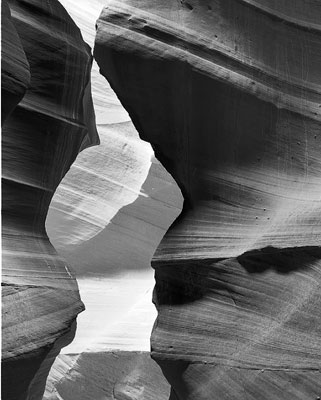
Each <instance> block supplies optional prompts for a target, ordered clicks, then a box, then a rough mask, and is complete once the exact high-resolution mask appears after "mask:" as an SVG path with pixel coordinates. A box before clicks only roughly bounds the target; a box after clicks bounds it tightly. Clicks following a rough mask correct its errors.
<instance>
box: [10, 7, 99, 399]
mask: <svg viewBox="0 0 321 400" xmlns="http://www.w3.org/2000/svg"><path fill="white" fill-rule="evenodd" d="M2 7H3V10H5V11H6V12H5V14H4V16H3V20H2V26H3V33H4V34H5V35H3V36H4V42H3V43H4V46H3V50H2V57H3V63H2V66H3V68H2V76H3V77H4V79H3V84H4V89H5V92H3V93H4V97H3V98H2V103H5V104H6V107H5V114H4V117H6V120H5V123H4V126H3V130H2V157H3V158H2V175H3V183H2V185H3V186H2V200H3V204H2V212H3V213H2V224H3V225H2V229H3V230H2V234H3V239H2V246H3V248H2V250H3V260H2V261H3V262H2V265H3V270H2V280H3V289H2V295H3V313H2V398H4V399H8V400H9V399H12V400H13V399H14V400H17V399H40V398H42V393H43V391H44V385H45V380H46V375H47V373H48V371H49V368H50V365H51V364H52V362H53V360H54V358H55V356H56V355H57V354H58V353H59V351H60V349H61V347H62V346H64V345H66V344H67V343H69V342H70V341H71V340H72V337H73V335H74V330H75V318H76V316H77V314H78V313H79V312H80V311H81V310H82V309H83V304H82V302H81V301H80V298H79V293H78V287H77V283H76V281H75V279H74V278H73V276H72V275H71V273H70V271H69V270H68V266H67V265H66V262H65V260H64V259H63V258H62V257H60V256H59V255H58V254H57V253H56V251H55V249H54V248H53V246H52V245H51V243H50V242H49V239H48V237H47V234H46V231H45V218H46V214H47V210H48V207H49V203H50V200H51V198H52V195H53V193H54V191H55V189H56V187H57V186H58V184H59V182H60V180H61V179H62V177H63V176H64V174H65V173H66V171H67V170H68V168H69V167H70V165H71V163H72V162H73V161H74V159H75V157H76V155H77V154H78V152H79V151H80V149H83V148H84V147H86V146H88V145H93V144H97V143H98V137H97V132H96V128H95V118H94V112H93V107H92V100H91V90H90V69H91V62H92V56H91V52H90V48H89V46H87V45H86V44H85V43H84V41H83V40H82V37H81V34H80V31H79V29H78V28H77V27H76V25H75V24H74V22H73V21H72V19H71V18H70V17H69V15H68V14H67V12H66V11H65V9H64V8H63V7H62V6H61V5H60V3H59V2H58V1H55V0H53V1H50V2H43V1H40V0H29V1H23V0H20V1H14V0H12V1H9V9H10V12H9V11H8V8H7V5H6V4H4V3H3V4H2ZM10 14H11V16H10ZM7 27H8V28H7ZM24 92H25V95H24ZM23 95H24V97H23ZM22 97H23V98H22ZM21 98H22V100H21ZM20 100H21V101H20ZM3 110H4V109H3Z"/></svg>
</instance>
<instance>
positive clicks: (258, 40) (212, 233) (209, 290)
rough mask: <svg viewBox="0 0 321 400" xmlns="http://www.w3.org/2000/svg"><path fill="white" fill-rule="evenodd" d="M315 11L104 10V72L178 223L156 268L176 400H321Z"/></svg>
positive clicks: (245, 4) (308, 5)
mask: <svg viewBox="0 0 321 400" xmlns="http://www.w3.org/2000/svg"><path fill="white" fill-rule="evenodd" d="M320 17H321V9H320V6H319V4H317V3H316V2H314V1H297V2H295V4H294V3H293V2H289V1H282V2H268V1H264V0H261V1H254V0H253V1H228V2H227V1H223V0H213V1H208V2H206V3H204V2H200V1H189V2H186V1H181V2H176V1H170V0H168V1H163V2H161V3H160V2H156V1H152V2H151V1H148V2H147V1H144V0H137V1H130V2H129V1H127V0H124V1H121V2H119V1H117V2H116V1H109V2H108V6H107V7H106V8H105V9H104V11H103V12H102V14H101V16H100V18H99V21H98V22H97V25H98V31H97V37H96V44H95V51H94V57H95V58H96V60H97V62H98V64H99V66H100V68H101V72H102V74H103V75H104V76H105V77H106V78H107V79H108V81H109V82H110V84H111V86H112V88H113V89H114V90H115V92H116V93H117V95H118V97H119V99H120V100H121V102H122V104H123V105H124V107H125V108H126V109H127V110H128V112H129V114H130V117H131V119H132V121H133V122H134V124H135V126H136V128H137V130H138V131H139V134H140V136H141V138H142V139H144V140H146V141H148V142H150V143H151V144H152V146H153V149H154V151H155V154H156V156H157V158H158V159H159V160H160V161H161V162H162V163H163V165H164V166H165V167H166V169H167V170H168V171H169V172H170V173H171V174H172V175H173V177H174V179H175V180H176V182H177V183H178V185H179V187H180V188H181V190H182V193H183V195H184V199H185V201H184V209H183V212H182V214H181V215H180V217H179V219H178V220H177V221H176V222H175V223H174V224H173V225H172V226H171V228H170V229H169V231H168V232H167V234H166V235H165V237H164V239H163V241H162V242H161V245H160V246H159V248H158V250H157V253H156V255H155V257H154V260H153V267H154V268H155V270H156V282H157V283H156V289H155V299H154V301H155V303H156V305H157V308H158V313H159V314H158V318H157V321H156V324H155V327H154V332H153V335H152V355H153V357H154V358H155V360H156V361H157V362H158V363H159V365H160V366H161V367H162V369H163V372H164V375H165V376H166V378H167V379H168V381H169V382H170V383H171V385H172V394H171V399H172V398H173V399H179V400H191V399H198V400H205V399H206V400H209V399H214V398H218V399H220V400H224V399H234V398H238V399H250V398H251V399H258V398H260V399H266V400H274V399H275V400H280V399H284V400H289V399H298V400H299V399H304V400H308V399H310V398H314V397H317V396H320V384H319V382H320V380H321V376H320V359H321V353H320V349H321V342H320V337H321V336H320V334H321V319H320V312H319V311H318V310H319V309H320V306H321V304H320V292H321V291H320V284H321V249H320V238H321V220H320V215H321V214H320V211H321V201H320V198H321V190H320V188H321V185H320V184H321V178H320V176H321V158H320V154H321V152H320V150H321V136H320V127H321V124H320V103H321V97H320V89H321V87H320V82H321V69H320V65H321V63H320V61H321V56H320V54H321V53H320V48H321V35H320V31H321V27H320Z"/></svg>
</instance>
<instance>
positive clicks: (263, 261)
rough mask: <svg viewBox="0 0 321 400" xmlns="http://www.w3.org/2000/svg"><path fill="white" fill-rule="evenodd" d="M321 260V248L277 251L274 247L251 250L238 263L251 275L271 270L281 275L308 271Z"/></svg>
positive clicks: (238, 259) (293, 248)
mask: <svg viewBox="0 0 321 400" xmlns="http://www.w3.org/2000/svg"><path fill="white" fill-rule="evenodd" d="M318 260H321V247H318V246H305V247H292V248H287V249H277V248H275V247H272V246H268V247H265V248H264V249H261V250H251V251H248V252H246V253H244V254H242V255H241V256H239V257H237V261H238V262H239V263H240V264H241V266H242V267H244V268H245V269H246V271H247V272H248V273H250V274H253V273H262V272H265V271H267V270H269V269H273V270H274V271H276V272H278V273H280V274H288V273H290V272H293V271H299V270H304V269H306V268H307V267H308V266H309V265H311V264H312V263H315V262H316V261H318Z"/></svg>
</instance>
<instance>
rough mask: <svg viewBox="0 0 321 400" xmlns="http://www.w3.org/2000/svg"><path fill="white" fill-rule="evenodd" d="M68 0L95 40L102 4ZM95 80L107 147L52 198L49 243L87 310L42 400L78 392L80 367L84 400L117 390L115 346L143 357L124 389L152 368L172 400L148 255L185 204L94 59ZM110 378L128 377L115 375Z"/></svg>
mask: <svg viewBox="0 0 321 400" xmlns="http://www.w3.org/2000/svg"><path fill="white" fill-rule="evenodd" d="M62 3H63V5H64V6H65V7H66V9H67V11H68V12H69V13H70V15H71V16H72V17H73V19H74V20H75V22H76V23H77V25H78V27H79V28H80V29H81V30H82V34H83V37H84V39H85V40H86V41H87V42H88V43H89V44H90V45H93V41H94V37H95V20H96V19H97V18H98V16H99V13H100V11H101V8H102V6H101V5H100V4H98V3H99V2H97V8H96V9H95V4H94V5H91V4H90V5H89V3H88V2H85V1H84V2H81V3H80V4H78V3H77V6H76V5H75V4H74V2H71V1H63V2H62ZM91 82H92V96H93V104H94V109H95V113H96V125H97V130H98V134H99V138H100V145H99V146H95V147H91V148H89V149H86V150H84V151H82V152H81V153H80V154H79V155H78V157H77V159H76V161H75V162H74V163H73V165H72V166H71V168H70V170H69V171H68V172H67V174H66V176H65V177H64V179H63V180H62V182H61V183H60V185H59V187H58V188H57V190H56V192H55V194H54V196H53V199H52V202H51V204H50V207H49V211H48V215H47V220H46V230H47V233H48V236H49V238H50V241H51V242H52V244H53V245H54V247H55V249H56V250H57V251H58V253H59V254H60V255H62V256H63V257H64V258H65V259H66V260H67V262H68V265H70V266H71V268H72V270H73V272H74V274H75V276H76V278H77V283H78V286H79V291H80V296H81V299H82V301H83V302H84V305H85V307H86V310H85V311H84V312H82V313H81V314H80V315H79V316H78V318H77V330H76V335H75V338H74V340H73V341H72V343H71V344H70V345H69V346H67V347H65V348H63V349H62V351H61V354H60V355H59V356H58V357H57V359H56V361H55V363H54V364H53V366H52V368H51V371H50V374H49V376H48V379H47V386H46V391H45V395H44V398H45V399H48V400H54V399H58V398H60V397H61V398H63V399H64V400H69V399H70V400H72V399H74V398H75V397H74V396H75V390H76V388H77V387H78V385H79V379H80V378H79V379H77V380H76V379H74V375H75V371H77V372H78V374H79V376H81V381H82V385H83V384H84V383H83V382H87V383H86V385H87V387H86V389H85V390H82V391H80V392H79V393H77V399H79V400H81V399H92V398H100V396H101V395H102V394H101V393H100V391H103V392H104V391H107V392H108V390H110V387H109V385H110V384H109V383H107V382H106V381H105V380H106V379H107V380H108V378H106V376H107V374H110V371H108V368H113V366H112V365H108V363H110V362H111V361H112V360H113V359H112V358H111V359H109V358H108V357H109V354H113V353H112V352H116V353H117V354H118V356H119V364H120V365H122V364H123V363H125V360H127V359H128V357H129V358H130V359H132V360H133V361H132V362H134V364H135V362H136V361H137V362H138V361H139V360H140V358H141V360H140V361H139V362H138V367H139V366H140V367H139V368H140V369H141V371H140V372H139V373H138V372H137V378H136V379H134V380H133V379H132V382H131V383H127V384H126V385H125V386H124V388H123V389H119V390H120V391H122V390H125V391H126V390H127V391H130V390H133V387H134V386H135V384H136V385H137V380H138V381H139V380H143V379H144V374H146V373H147V372H148V370H150V371H153V372H152V376H149V377H147V376H146V381H144V382H143V381H142V382H141V385H143V386H144V387H145V390H147V392H148V390H150V391H151V393H150V396H151V397H150V398H153V396H155V395H156V393H157V395H158V396H160V397H159V399H162V398H164V400H165V399H167V398H168V395H169V386H168V384H167V382H166V380H165V379H164V378H163V376H162V373H161V370H160V369H159V367H157V365H156V364H155V363H154V361H152V360H150V357H149V351H150V335H151V330H152V326H153V324H154V322H155V319H156V316H157V312H156V309H155V307H154V305H153V304H152V291H153V287H154V284H155V281H154V276H153V275H154V271H153V270H152V268H151V266H150V262H151V258H152V256H153V254H154V252H155V250H156V248H157V246H158V244H159V242H160V240H161V238H162V236H163V235H164V234H165V232H166V231H167V229H168V228H169V226H170V225H171V223H172V222H173V221H174V219H175V218H176V217H177V216H178V215H179V213H180V211H181V207H182V195H181V193H180V190H179V189H178V186H177V184H176V183H175V182H174V180H173V179H172V177H171V176H170V175H169V174H168V172H167V171H166V170H165V169H164V168H163V167H162V165H161V164H160V163H159V161H158V160H157V159H156V158H155V157H154V156H153V150H152V148H151V146H150V144H148V143H146V142H143V141H142V140H141V139H140V138H139V136H138V134H137V132H136V129H135V128H134V126H133V124H132V122H131V121H130V118H129V116H128V114H127V112H126V111H125V110H124V108H123V107H122V106H121V104H120V102H119V100H118V99H117V97H116V95H115V94H114V92H113V91H112V90H111V89H110V87H109V85H108V83H107V81H106V80H105V79H104V78H103V77H102V76H101V75H100V74H99V71H98V68H97V65H96V64H95V63H94V65H93V68H92V72H91ZM141 352H143V353H141ZM88 357H91V361H90V362H91V365H92V367H91V368H88V365H87V364H88ZM136 359H137V360H136ZM135 360H136V361H135ZM126 362H128V360H127V361H126ZM134 364H133V366H132V368H135V367H134ZM138 367H137V368H138ZM102 371H105V372H104V373H102ZM144 371H145V372H144ZM92 374H97V376H98V375H99V374H101V380H100V381H99V382H96V384H93V383H92V382H91V376H92ZM99 376H100V375H99ZM110 379H111V381H112V379H116V381H117V379H118V380H121V379H125V377H124V376H123V375H122V374H120V375H119V376H118V377H117V374H116V376H114V375H113V374H111V378H110ZM155 380H156V385H155V387H154V386H153V385H154V384H153V381H155ZM59 396H60V397H59ZM92 396H94V397H92ZM141 398H142V399H143V398H144V399H147V398H149V397H148V395H147V394H145V397H141Z"/></svg>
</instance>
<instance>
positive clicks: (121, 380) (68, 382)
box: [45, 351, 169, 400]
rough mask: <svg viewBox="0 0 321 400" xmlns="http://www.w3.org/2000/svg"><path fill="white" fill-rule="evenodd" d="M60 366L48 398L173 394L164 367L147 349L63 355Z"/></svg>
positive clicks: (151, 399) (131, 399)
mask: <svg viewBox="0 0 321 400" xmlns="http://www.w3.org/2000/svg"><path fill="white" fill-rule="evenodd" d="M71 365H72V367H71V368H70V366H71ZM58 366H59V367H60V368H59V369H60V370H59V372H58ZM66 366H68V367H67V368H66ZM56 367H57V371H56V380H55V382H57V383H56V385H55V386H54V387H51V388H50V387H49V386H48V387H47V392H46V396H45V398H46V399H48V400H60V399H64V400H74V399H78V400H92V399H117V400H155V399H157V400H167V399H168V396H169V388H168V384H167V382H166V380H165V378H164V377H163V376H162V373H161V371H160V368H159V367H158V366H157V364H156V363H155V362H154V361H153V360H152V359H151V358H150V355H149V353H146V352H125V351H115V352H112V353H94V354H93V353H83V354H81V355H80V356H73V355H62V356H60V357H59V364H58V363H56Z"/></svg>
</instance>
